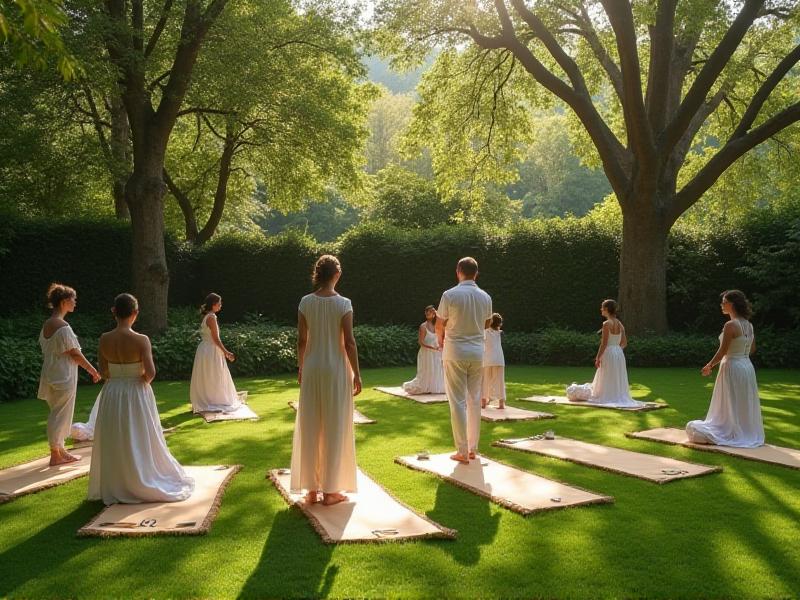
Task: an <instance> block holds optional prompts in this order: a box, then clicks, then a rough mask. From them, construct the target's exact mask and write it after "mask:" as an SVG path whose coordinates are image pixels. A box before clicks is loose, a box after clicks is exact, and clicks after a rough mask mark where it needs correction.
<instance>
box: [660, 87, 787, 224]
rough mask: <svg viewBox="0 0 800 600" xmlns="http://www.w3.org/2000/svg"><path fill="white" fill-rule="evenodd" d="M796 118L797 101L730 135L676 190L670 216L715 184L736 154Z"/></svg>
mask: <svg viewBox="0 0 800 600" xmlns="http://www.w3.org/2000/svg"><path fill="white" fill-rule="evenodd" d="M798 121H800V102H796V103H794V104H792V105H791V106H789V107H787V108H785V109H784V110H782V111H781V112H779V113H778V114H776V115H775V116H773V117H772V118H770V119H768V120H767V121H765V122H764V123H763V124H761V125H760V126H759V127H756V128H755V129H752V130H750V131H749V132H748V133H746V134H744V135H741V136H738V137H731V138H730V139H729V140H728V142H727V143H726V144H725V145H724V146H723V147H722V148H721V149H720V150H719V151H718V152H717V153H716V154H715V155H714V156H713V157H712V158H711V160H709V161H708V163H706V165H705V166H704V167H703V168H702V169H700V171H698V173H697V174H696V175H695V176H694V177H693V178H692V180H691V181H689V183H687V184H686V185H685V186H684V187H683V189H682V190H681V191H680V192H678V194H677V195H676V197H675V202H674V203H673V206H672V210H671V214H672V217H673V219H677V218H678V217H679V216H680V215H682V214H683V213H684V212H685V211H686V210H687V209H688V208H689V207H690V206H692V204H694V203H695V202H697V200H699V199H700V197H701V196H702V195H703V194H704V193H705V192H706V191H707V190H708V189H709V188H710V187H711V186H712V185H714V182H716V181H717V179H718V178H719V177H720V175H722V174H723V173H724V172H725V171H726V170H727V169H728V167H730V166H731V165H732V164H733V163H734V162H736V160H737V159H738V158H740V157H741V156H743V155H744V154H745V153H746V152H748V151H749V150H751V149H753V148H755V147H756V146H758V145H759V144H760V143H762V142H764V141H765V140H767V139H769V138H770V137H772V136H774V135H775V134H777V133H779V132H780V131H782V130H784V129H786V128H787V127H789V126H790V125H792V124H793V123H796V122H798Z"/></svg>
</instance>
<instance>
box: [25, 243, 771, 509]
mask: <svg viewBox="0 0 800 600" xmlns="http://www.w3.org/2000/svg"><path fill="white" fill-rule="evenodd" d="M341 276H342V268H341V264H340V263H339V260H338V259H337V258H336V257H335V256H332V255H324V256H322V257H320V258H319V259H318V260H317V261H316V264H315V266H314V272H313V276H312V283H313V288H314V291H313V292H312V293H310V294H308V295H306V296H304V297H303V298H302V299H301V300H300V305H299V307H298V324H297V327H298V344H297V356H298V362H299V370H298V382H299V384H300V401H299V403H298V410H297V415H296V421H295V429H294V437H293V441H292V460H291V484H290V485H291V491H292V492H293V493H298V494H303V495H304V499H305V502H308V503H317V502H320V503H322V504H324V505H332V504H337V503H339V502H342V501H345V500H347V496H346V494H347V493H355V492H357V483H356V452H355V438H354V433H353V397H354V396H356V395H358V394H359V393H360V392H361V386H362V384H361V374H360V369H359V364H358V348H357V345H356V340H355V337H354V335H353V307H352V303H351V302H350V300H349V299H347V298H345V297H343V296H341V295H339V293H338V292H337V291H336V285H337V283H338V281H339V279H340V278H341ZM456 278H457V280H458V284H457V285H456V286H454V287H452V288H450V289H449V290H447V291H445V292H444V293H443V294H442V297H441V300H440V302H439V305H438V307H434V306H428V307H426V308H425V322H424V323H422V324H421V325H420V328H419V346H420V349H419V354H418V358H417V374H416V377H415V378H414V379H413V380H412V381H409V382H406V383H405V384H403V387H404V389H405V390H406V391H407V392H408V393H410V394H427V393H442V392H444V393H445V394H446V396H447V399H448V402H449V405H450V417H451V425H452V431H453V441H454V446H455V452H454V453H453V454H452V455H451V458H452V459H453V460H454V461H457V462H459V463H465V464H468V463H469V461H470V460H473V459H474V458H475V457H476V454H477V452H478V446H479V441H480V423H481V421H480V414H481V408H485V407H486V406H487V404H488V403H489V402H491V401H492V400H497V401H498V408H500V409H503V408H505V400H506V392H505V381H504V380H505V374H504V367H505V360H504V356H503V350H502V344H501V337H502V324H503V319H502V317H501V316H500V315H499V314H498V313H495V312H493V311H492V299H491V297H490V296H489V294H487V293H486V292H485V291H483V290H482V289H481V288H480V287H478V285H477V283H476V279H477V278H478V263H477V261H476V260H475V259H473V258H470V257H465V258H462V259H461V260H459V261H458V264H457V265H456ZM48 301H49V305H50V307H51V309H52V313H51V315H50V318H48V319H47V320H46V321H45V323H44V325H43V327H42V330H41V333H40V335H39V344H40V346H41V349H42V354H43V365H42V374H41V380H40V385H39V392H38V396H39V398H41V399H42V400H45V401H46V402H47V403H48V405H49V407H50V414H49V417H48V420H47V437H48V442H49V445H50V464H51V465H60V464H65V463H70V462H74V461H77V460H80V457H78V456H75V455H73V454H71V453H69V452H68V451H67V450H66V447H65V445H64V444H65V440H66V438H67V437H69V436H70V435H72V436H73V437H78V438H84V439H87V438H88V439H93V440H94V448H93V451H92V458H91V466H90V471H89V498H90V499H98V500H102V501H103V502H104V503H106V504H113V503H116V502H124V503H138V502H174V501H179V500H184V499H186V498H188V497H189V496H190V495H191V494H192V492H193V489H194V482H193V480H192V478H191V477H189V476H187V474H186V472H185V471H184V469H183V468H182V467H181V465H180V464H179V463H178V461H177V460H175V458H174V457H173V456H172V454H171V453H170V451H169V449H168V448H167V445H166V443H165V440H164V433H163V431H162V428H161V423H160V419H159V415H158V411H157V408H156V402H155V396H154V394H153V390H152V388H151V386H150V383H151V382H152V380H153V379H154V377H155V374H156V369H155V363H154V360H153V353H152V349H151V345H150V340H149V339H148V337H147V336H145V335H142V334H140V333H137V332H135V331H134V330H133V325H134V323H135V321H136V318H137V316H138V314H139V306H138V302H137V300H136V298H134V297H133V296H132V295H131V294H120V295H118V296H117V297H116V298H115V300H114V306H113V308H112V312H113V314H114V318H115V320H116V327H115V328H114V329H113V330H112V331H109V332H107V333H104V334H103V335H102V336H101V338H100V343H99V349H98V362H99V369H97V368H95V367H94V366H93V365H92V364H91V363H90V362H89V361H88V360H87V359H86V358H85V356H84V355H83V353H82V352H81V347H80V344H79V342H78V338H77V336H76V335H75V333H74V332H73V330H72V328H71V327H70V325H69V324H68V323H67V321H66V317H67V315H68V314H69V313H71V312H72V311H74V310H75V307H76V305H77V294H76V292H75V290H74V289H72V288H70V287H68V286H65V285H62V284H52V285H51V286H50V289H49V290H48ZM221 308H222V298H221V297H220V296H219V295H218V294H210V295H209V296H208V297H207V298H206V301H205V303H204V304H203V308H202V313H203V316H202V321H201V324H200V334H201V342H200V344H199V346H198V348H197V352H196V355H195V362H194V368H193V371H192V379H191V385H190V401H191V404H192V408H193V411H194V412H206V411H223V412H229V411H235V410H236V409H237V408H239V406H240V405H241V403H242V402H243V401H244V398H243V395H242V393H239V392H237V391H236V388H235V385H234V383H233V379H232V378H231V375H230V371H229V370H228V367H227V364H226V360H228V361H232V360H234V359H235V357H234V355H233V354H232V353H231V352H229V351H228V350H227V348H226V347H225V346H224V344H223V343H222V340H221V338H220V335H219V325H218V323H217V316H216V313H217V312H219V310H220V309H221ZM616 309H617V307H616V302H614V301H613V300H605V301H604V302H603V303H602V307H601V311H602V314H603V316H604V317H605V321H604V323H603V327H602V330H601V333H602V338H601V342H600V346H599V348H598V352H597V356H596V359H595V367H596V369H597V371H596V374H595V377H594V380H593V381H592V383H591V384H585V385H584V386H576V385H573V386H570V388H571V391H570V390H568V395H570V393H571V396H572V398H573V399H575V400H576V401H585V402H589V403H597V404H604V405H607V406H615V407H632V406H636V405H637V404H638V403H637V401H635V400H633V398H631V396H630V391H629V387H628V377H627V370H626V365H625V355H624V352H623V351H624V348H625V347H626V344H627V338H626V335H625V327H624V326H623V324H622V323H621V322H620V321H619V319H617V317H616V312H617V310H616ZM721 309H722V312H723V313H724V314H726V315H728V316H729V318H730V320H729V321H728V322H727V323H726V324H725V327H724V328H723V331H722V334H721V335H720V345H719V350H718V351H717V353H716V354H715V355H714V357H713V358H712V359H711V360H710V361H709V362H708V364H706V365H705V366H704V367H703V369H702V374H703V375H705V376H708V375H710V374H711V371H712V369H713V368H714V367H715V366H716V365H719V366H720V368H719V372H718V374H717V379H716V383H715V386H714V392H713V395H712V399H711V406H710V409H709V411H708V415H707V416H706V419H705V420H698V421H691V422H689V423H688V424H687V426H686V432H687V435H688V437H689V439H690V440H691V441H693V442H696V443H704V444H720V445H727V446H737V447H756V446H759V445H762V444H763V443H764V428H763V424H762V419H761V408H760V403H759V397H758V387H757V383H756V376H755V371H754V369H753V365H752V363H751V361H750V358H749V357H750V354H751V353H752V352H753V351H754V350H755V339H754V334H753V327H752V325H751V324H750V322H749V318H750V316H751V309H750V304H749V302H748V301H747V298H746V297H745V296H744V294H743V293H742V292H740V291H738V290H729V291H726V292H724V293H723V294H722V296H721ZM78 367H82V368H83V369H85V370H86V371H87V372H88V373H89V375H90V376H91V377H92V380H93V381H94V382H95V383H96V382H98V381H100V380H101V379H104V380H105V384H104V386H103V388H102V390H101V392H100V394H99V396H98V398H97V401H96V402H95V405H94V407H93V409H92V415H91V416H90V419H89V423H86V424H75V425H73V424H72V418H73V413H74V407H75V397H76V390H77V382H78ZM581 396H583V397H581ZM71 432H72V433H71Z"/></svg>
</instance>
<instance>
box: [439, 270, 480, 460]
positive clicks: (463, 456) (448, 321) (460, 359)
mask: <svg viewBox="0 0 800 600" xmlns="http://www.w3.org/2000/svg"><path fill="white" fill-rule="evenodd" d="M456 277H457V278H458V285H457V286H455V287H453V288H450V289H449V290H447V291H446V292H445V293H444V294H442V299H441V300H440V301H439V308H438V309H437V311H436V312H437V319H436V335H437V336H438V337H439V345H440V346H442V347H443V349H444V350H443V354H442V360H443V361H444V388H445V392H446V393H447V400H448V402H449V403H450V421H451V424H452V426H453V440H454V441H455V444H456V453H455V454H453V455H452V456H451V457H450V458H452V459H453V460H455V461H458V462H461V463H469V460H470V459H471V458H475V453H476V452H477V450H478V440H479V438H480V434H481V368H482V365H483V330H484V329H485V328H486V327H487V322H488V321H490V320H491V318H492V299H491V298H490V297H489V294H487V293H486V292H484V291H483V290H482V289H480V288H479V287H478V286H477V284H476V283H475V279H477V277H478V261H476V260H475V259H474V258H470V257H469V256H467V257H465V258H462V259H461V260H459V261H458V265H457V266H456Z"/></svg>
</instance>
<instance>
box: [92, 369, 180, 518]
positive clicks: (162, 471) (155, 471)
mask: <svg viewBox="0 0 800 600" xmlns="http://www.w3.org/2000/svg"><path fill="white" fill-rule="evenodd" d="M108 369H109V374H110V377H109V379H108V381H107V382H106V384H105V385H104V386H103V389H102V391H101V392H100V398H99V408H98V411H97V423H96V427H95V432H94V449H93V450H92V465H91V467H90V469H89V500H102V501H103V502H104V503H105V504H114V503H116V502H123V503H128V504H136V503H140V502H178V501H180V500H185V499H186V498H188V497H189V496H191V495H192V492H193V491H194V480H193V479H192V478H191V477H189V476H188V475H186V472H185V471H184V470H183V467H181V465H180V464H178V461H177V460H175V458H174V457H173V456H172V454H171V453H170V451H169V449H168V448H167V444H166V442H165V441H164V434H163V432H162V431H161V422H160V420H159V417H158V409H157V408H156V398H155V395H154V394H153V388H151V387H150V384H148V383H145V382H144V381H143V380H142V373H143V372H144V367H143V365H142V363H141V362H138V363H129V364H113V363H110V364H109V365H108Z"/></svg>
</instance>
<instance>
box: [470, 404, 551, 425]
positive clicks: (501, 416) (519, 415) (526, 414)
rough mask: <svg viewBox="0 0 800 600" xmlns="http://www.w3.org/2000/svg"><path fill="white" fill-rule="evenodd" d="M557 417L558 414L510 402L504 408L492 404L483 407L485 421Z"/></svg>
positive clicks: (482, 417)
mask: <svg viewBox="0 0 800 600" xmlns="http://www.w3.org/2000/svg"><path fill="white" fill-rule="evenodd" d="M555 418H556V416H555V415H553V414H550V413H546V412H539V411H535V410H524V409H522V408H514V407H513V406H509V405H508V404H506V407H505V408H502V409H500V408H497V407H496V406H492V405H489V406H487V407H486V408H482V409H481V419H482V420H484V421H537V420H539V419H555Z"/></svg>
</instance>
